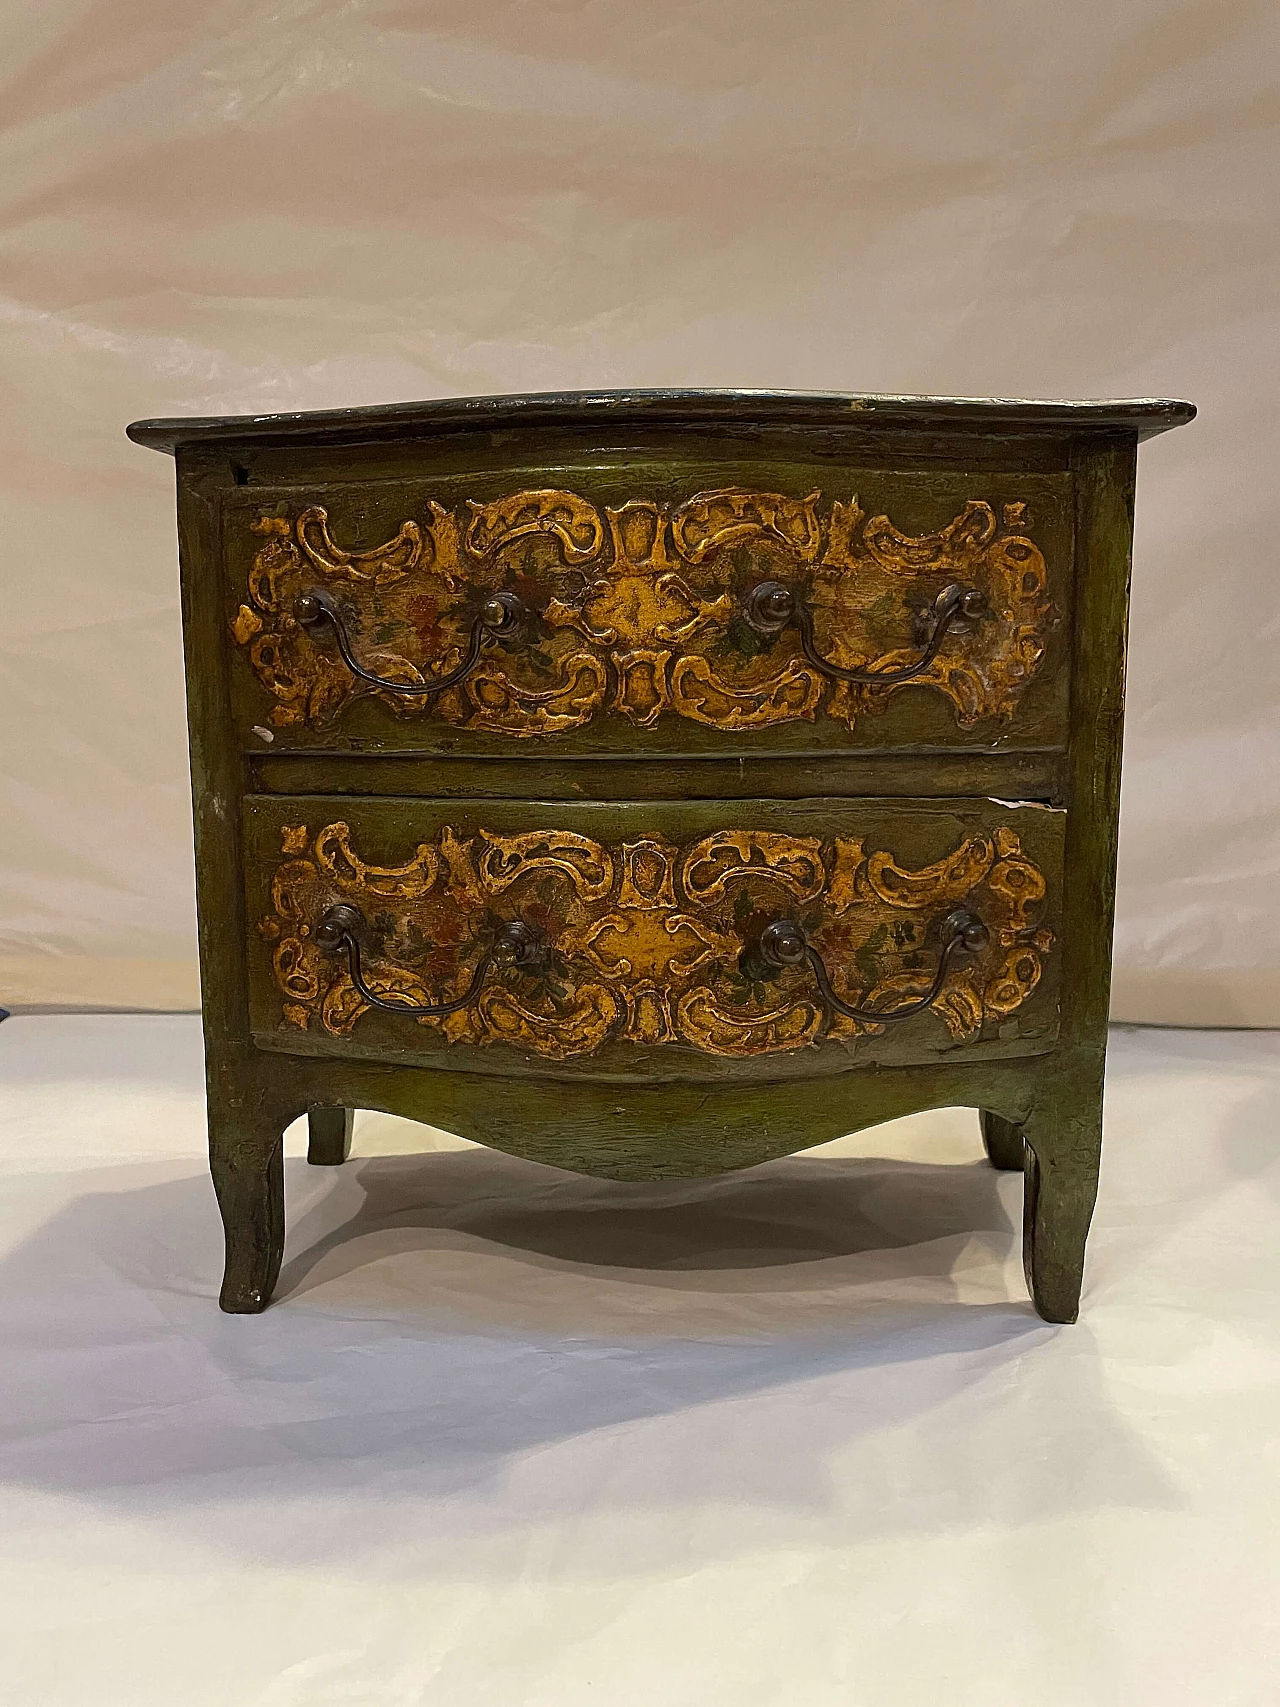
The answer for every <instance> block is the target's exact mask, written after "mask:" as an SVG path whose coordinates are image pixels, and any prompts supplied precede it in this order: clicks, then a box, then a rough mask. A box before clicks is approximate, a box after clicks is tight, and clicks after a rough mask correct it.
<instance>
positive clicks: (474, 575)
mask: <svg viewBox="0 0 1280 1707" xmlns="http://www.w3.org/2000/svg"><path fill="white" fill-rule="evenodd" d="M252 525H253V527H254V528H255V529H256V531H257V532H258V533H259V534H261V535H263V536H264V538H263V543H262V545H261V547H260V549H259V550H258V552H257V555H256V557H255V560H254V565H253V570H252V574H251V576H250V582H249V587H248V597H247V600H246V601H245V602H244V603H243V604H242V605H241V606H240V609H239V611H238V613H237V614H236V616H235V618H234V620H233V622H232V632H233V633H234V636H235V639H236V640H237V642H238V643H239V644H240V645H241V646H243V647H245V648H246V649H247V651H248V656H249V661H250V664H251V666H252V668H253V670H254V672H255V674H256V675H257V677H258V680H259V681H260V682H261V683H262V684H263V686H264V687H265V688H267V689H268V691H269V692H270V693H271V694H272V695H273V696H274V698H275V700H276V704H275V706H274V707H273V710H272V713H271V715H272V719H273V721H274V722H275V723H276V724H277V725H278V726H282V725H287V724H291V723H304V722H305V723H310V724H312V725H313V726H317V727H322V726H325V725H327V724H331V723H332V722H333V721H334V720H335V719H337V718H338V717H339V716H340V715H341V714H342V712H343V710H344V709H345V707H346V706H347V705H348V704H349V703H350V702H351V701H352V700H353V699H355V698H356V697H357V696H361V697H362V696H365V695H368V694H375V695H378V696H379V697H380V698H381V700H382V701H383V703H384V704H386V705H388V706H390V707H391V708H392V709H394V710H395V711H397V712H398V713H400V714H401V715H404V716H419V717H420V716H422V715H423V714H424V713H429V714H430V715H431V716H433V717H436V718H439V719H441V720H443V721H444V722H446V723H450V724H453V725H457V726H463V727H467V728H471V729H484V730H491V731H494V732H497V733H501V734H505V735H510V736H516V737H525V736H536V735H548V734H555V733H558V732H560V731H564V730H570V729H576V728H579V727H581V726H582V725H583V724H586V723H588V722H590V720H591V719H592V718H593V717H595V716H597V715H598V714H600V713H603V712H606V711H612V712H615V713H619V714H621V715H622V716H623V717H625V718H627V719H629V720H630V721H631V722H632V723H633V724H635V725H638V726H646V725H650V724H652V723H654V722H655V721H656V720H657V719H658V718H660V717H662V716H663V715H665V714H674V715H677V716H680V717H684V718H689V719H691V720H692V721H694V722H697V723H704V724H708V725H711V726H712V727H714V728H717V729H721V730H726V731H733V730H747V729H761V728H765V727H768V726H769V725H772V724H778V723H786V722H791V721H794V720H796V719H810V720H812V719H814V718H816V717H817V716H818V715H819V714H822V715H824V716H830V717H834V718H838V719H839V720H841V721H842V722H844V723H846V724H847V725H849V727H851V728H852V727H853V725H854V724H855V722H856V720H857V718H858V717H859V715H861V714H863V713H867V712H877V711H881V710H883V709H884V707H885V705H886V704H887V703H888V700H889V698H890V697H891V696H892V695H893V694H894V693H896V692H900V691H901V689H902V687H903V686H905V685H906V684H905V683H901V682H899V683H879V684H875V683H872V684H866V683H856V682H838V681H833V680H832V679H830V677H828V676H826V675H824V674H823V673H822V672H821V671H820V670H818V669H816V668H815V667H814V666H813V664H812V663H811V662H810V661H809V660H808V659H806V657H805V656H804V653H803V651H802V649H801V646H800V643H799V638H798V635H797V633H796V631H795V630H794V628H793V629H789V630H785V631H783V632H781V633H778V634H776V635H761V634H760V633H759V632H758V631H757V630H755V629H753V628H752V626H751V625H750V623H749V622H747V621H746V620H745V618H744V600H745V598H746V595H747V594H749V593H750V591H751V589H752V588H753V587H754V586H756V585H758V584H759V583H760V582H761V581H762V580H764V579H767V578H772V579H775V580H781V581H784V582H786V583H787V584H788V585H790V586H793V587H795V588H797V589H798V590H799V591H800V593H801V595H802V597H803V600H804V602H805V605H806V608H807V609H808V611H809V613H810V614H811V617H812V625H813V631H814V635H815V639H816V641H817V644H818V645H819V646H820V648H821V651H822V654H823V656H824V657H827V658H829V659H830V660H831V661H832V663H834V664H835V665H837V666H840V667H843V668H845V669H854V670H862V669H870V670H874V671H877V672H881V673H886V674H889V673H892V672H893V671H895V670H898V671H901V670H902V669H903V668H904V667H909V666H910V665H912V664H913V663H914V662H915V661H916V660H917V659H918V658H919V656H920V643H919V632H920V624H921V622H922V621H925V620H926V619H927V612H928V610H929V608H930V606H931V604H932V601H933V600H934V599H935V598H936V597H937V595H938V594H939V592H940V591H941V590H942V588H943V587H944V585H945V584H947V583H956V582H959V583H963V584H964V585H965V586H967V587H972V588H975V589H977V591H978V592H979V593H980V594H981V595H982V598H983V601H984V607H985V612H986V615H985V617H984V620H982V621H981V622H978V623H974V624H972V625H970V626H969V627H968V628H966V630H965V631H964V632H955V633H950V634H948V635H947V637H946V639H945V642H944V643H943V644H942V645H941V647H940V650H939V651H938V655H937V656H936V657H934V658H933V659H932V661H931V662H930V663H929V665H928V667H927V668H926V669H925V670H923V671H921V672H920V673H919V674H918V675H916V676H915V677H914V679H913V681H912V683H911V685H913V686H917V687H919V686H922V685H923V686H925V687H927V688H929V689H932V690H934V691H936V692H938V693H940V694H942V695H944V696H945V697H946V698H947V699H948V700H949V701H950V702H951V704H952V706H953V707H954V709H955V715H956V718H957V720H958V722H959V723H960V724H961V725H962V726H963V727H966V728H968V727H970V726H972V725H973V724H975V723H977V722H979V721H980V720H982V719H985V718H997V719H1008V718H1009V717H1011V716H1012V714H1013V711H1014V709H1015V706H1016V704H1017V701H1018V697H1019V695H1020V694H1021V692H1022V690H1023V689H1024V688H1025V687H1026V685H1027V683H1028V682H1029V681H1030V679H1031V677H1032V676H1033V675H1034V674H1035V671H1036V668H1037V666H1038V664H1039V662H1040V659H1041V656H1042V654H1043V651H1044V645H1045V635H1046V630H1047V627H1048V623H1049V620H1050V614H1051V605H1050V601H1049V598H1048V596H1047V591H1046V570H1045V561H1044V557H1043V555H1042V553H1041V551H1040V549H1039V547H1038V546H1037V545H1035V544H1034V543H1033V541H1032V540H1031V539H1030V538H1029V537H1028V536H1027V533H1026V531H1025V530H1026V529H1027V527H1028V526H1029V525H1030V518H1029V516H1028V515H1027V512H1026V506H1025V504H1020V503H1010V504H1005V505H1003V506H1002V508H1001V511H1000V515H999V517H997V514H996V511H995V509H994V508H993V506H992V505H991V504H989V503H987V502H985V501H981V500H977V499H973V500H970V501H969V502H968V503H966V504H965V505H964V507H963V509H962V511H961V512H960V514H959V515H957V516H956V517H955V518H954V519H953V520H952V521H950V522H949V523H948V524H947V525H946V526H945V527H943V528H940V529H939V530H938V531H937V532H936V533H929V534H923V535H910V534H905V533H901V532H900V531H899V530H898V529H897V528H896V527H894V526H893V524H892V523H891V522H890V520H889V518H888V517H887V516H883V515H877V516H871V517H868V516H867V515H866V514H865V513H864V511H863V510H862V509H861V508H860V506H859V504H858V502H857V499H856V498H850V499H848V500H844V499H835V500H833V501H831V502H829V503H826V502H824V501H823V500H822V497H821V494H819V493H818V492H812V493H810V494H809V495H808V496H807V497H804V498H793V497H787V496H783V495H782V494H779V493H769V492H753V491H745V490H739V489H737V488H728V489H725V490H722V491H713V492H702V493H699V494H697V495H696V496H695V497H692V498H690V499H689V500H688V501H687V502H685V503H682V504H679V505H676V506H670V505H664V504H658V503H655V502H652V501H651V500H649V499H647V498H636V499H633V500H631V501H629V502H627V503H624V504H621V505H619V506H617V507H616V508H613V507H609V506H600V507H597V505H595V504H593V503H591V502H589V501H588V500H587V499H585V498H583V497H580V496H578V495H577V494H576V493H573V492H563V491H550V490H546V491H523V492H516V493H514V494H512V495H511V496H509V497H505V498H500V499H498V500H496V501H494V502H492V503H485V504H478V503H468V505H467V507H466V511H465V512H455V511H451V510H447V509H445V508H443V507H442V506H441V505H439V504H437V503H434V502H432V503H429V504H428V505H426V507H425V509H424V512H423V514H422V515H421V517H420V518H415V519H411V520H407V521H405V522H403V523H402V524H401V526H400V528H399V531H398V532H397V533H396V535H395V537H394V538H392V539H390V540H388V541H386V542H385V543H384V544H381V545H379V546H377V547H375V548H373V549H371V550H363V551H353V550H348V549H345V548H344V547H343V546H342V545H340V544H339V543H338V541H337V540H336V539H335V538H334V536H333V533H332V532H331V529H330V524H329V517H328V514H327V512H326V511H325V510H324V509H322V508H320V507H319V506H318V505H313V506H311V507H308V508H304V509H302V510H300V511H296V512H292V511H290V512H288V513H285V512H282V513H278V514H271V515H264V516H262V517H260V518H259V519H258V520H257V521H256V522H254V523H253V524H252ZM317 590H323V591H326V592H330V593H332V594H333V596H334V598H335V601H336V602H337V604H339V605H340V607H341V618H342V622H343V624H344V627H345V631H346V633H347V635H348V636H349V638H350V640H351V642H352V644H353V646H354V647H355V649H356V651H357V652H358V653H359V661H360V662H361V663H362V664H363V665H364V666H365V667H366V668H367V669H369V670H370V671H371V672H372V673H374V674H376V675H378V676H381V677H383V678H385V679H386V680H387V681H389V682H398V683H409V684H412V683H416V682H420V681H422V682H426V681H428V680H429V679H430V678H431V677H433V676H441V675H443V674H446V673H447V672H448V671H449V670H450V669H451V668H452V667H454V666H456V665H457V663H458V661H459V659H460V658H461V657H463V656H464V654H465V651H466V647H467V643H468V635H469V633H470V631H471V629H472V625H473V624H474V623H475V621H476V618H477V613H478V612H479V611H480V609H481V608H482V606H483V602H484V600H485V599H486V598H487V597H489V596H491V595H492V594H493V593H494V592H495V591H503V592H510V593H514V594H516V595H518V597H519V598H520V600H521V601H522V602H523V604H524V606H525V607H527V610H528V613H529V614H528V617H527V619H526V620H524V621H522V622H521V623H519V624H518V625H516V627H515V628H514V630H513V632H512V633H511V634H509V635H504V636H501V637H499V638H498V639H497V640H496V641H495V642H494V643H492V644H489V645H487V646H486V649H485V651H484V653H483V656H482V658H481V660H480V662H479V664H478V665H477V667H476V668H475V669H474V670H473V671H472V672H471V673H470V674H469V676H468V677H467V679H466V680H465V681H462V682H460V683H458V684H457V685H456V686H454V687H451V688H448V689H446V690H445V691H443V692H440V693H438V694H433V695H431V694H428V693H426V692H424V693H423V694H422V695H421V696H418V695H415V694H405V693H403V692H399V693H397V692H388V691H385V690H380V689H378V688H377V687H375V686H372V685H370V684H369V683H368V682H362V681H360V680H358V679H357V678H356V677H355V676H353V674H352V672H351V671H350V670H349V669H348V668H347V667H346V665H345V664H344V663H343V661H342V658H341V657H340V655H339V653H338V651H337V649H336V648H335V647H334V646H333V645H332V644H330V643H329V637H328V635H327V634H320V633H317V632H312V631H308V630H307V629H305V628H304V627H303V625H301V624H300V623H299V621H298V620H297V617H296V615H295V607H296V604H297V600H298V598H299V596H300V595H304V594H309V593H314V592H316V591H317Z"/></svg>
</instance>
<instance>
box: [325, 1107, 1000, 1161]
mask: <svg viewBox="0 0 1280 1707" xmlns="http://www.w3.org/2000/svg"><path fill="white" fill-rule="evenodd" d="M354 1123H355V1110H354V1109H350V1108H313V1109H309V1110H308V1112H307V1160H308V1161H309V1162H310V1163H311V1164H312V1166H313V1167H321V1168H336V1167H339V1166H340V1165H341V1164H342V1163H343V1162H345V1161H346V1159H347V1157H348V1156H349V1155H350V1154H351V1128H352V1126H353V1125H354ZM1019 1165H1021V1164H1019Z"/></svg>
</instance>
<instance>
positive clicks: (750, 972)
mask: <svg viewBox="0 0 1280 1707" xmlns="http://www.w3.org/2000/svg"><path fill="white" fill-rule="evenodd" d="M938 935H939V941H940V943H941V945H942V952H941V953H940V954H939V956H938V966H937V970H936V971H935V972H934V975H933V983H932V984H930V986H929V988H928V990H927V991H926V992H925V994H924V995H923V996H921V997H920V998H919V999H918V1000H917V1001H914V1002H910V1003H908V1005H907V1006H906V1007H904V1008H889V1009H886V1010H881V1009H879V1008H869V1007H854V1006H852V1004H850V1003H849V1002H844V1001H841V999H840V997H839V996H837V995H836V993H835V991H834V990H833V989H832V988H831V979H830V977H829V976H828V974H827V968H826V966H825V964H824V962H823V959H822V956H821V955H820V954H819V953H818V951H817V949H816V948H814V947H813V945H812V944H811V943H810V941H809V939H808V938H807V937H806V936H805V934H804V932H803V931H802V930H801V928H800V926H799V925H797V924H796V923H795V922H794V921H793V920H791V919H774V920H773V921H772V922H771V923H770V924H768V925H766V926H765V928H764V930H763V931H762V932H761V933H760V938H759V940H758V942H756V943H754V944H752V945H751V946H750V947H748V948H746V949H744V951H743V953H742V955H741V957H740V959H739V961H738V965H739V967H740V968H741V970H742V972H743V974H744V975H745V976H746V977H748V978H753V979H754V978H771V977H774V976H775V975H776V974H777V973H778V972H781V971H784V970H786V969H787V968H789V967H793V966H802V965H804V964H805V963H806V962H807V963H808V965H809V967H810V969H811V970H812V972H813V978H814V982H815V983H816V984H817V986H818V992H819V994H820V995H821V997H822V1000H823V1001H824V1002H825V1003H826V1005H827V1007H828V1009H830V1010H832V1011H834V1012H835V1013H838V1014H844V1015H845V1017H846V1018H847V1019H860V1020H874V1021H875V1023H876V1024H877V1025H887V1024H889V1023H890V1022H891V1021H894V1020H900V1019H911V1018H913V1016H914V1015H916V1014H919V1013H923V1012H924V1010H925V1009H926V1008H927V1007H929V1006H930V1005H931V1004H932V1003H933V1002H935V1001H936V1000H937V998H938V996H939V995H940V994H941V991H942V986H943V985H944V984H945V983H946V981H947V974H948V973H949V972H950V970H951V967H952V965H953V964H954V962H955V961H956V960H958V959H959V958H960V957H961V956H962V955H965V954H978V953H980V952H981V951H982V950H983V949H984V948H985V947H986V946H987V943H988V942H989V941H990V932H989V931H988V930H987V927H986V926H985V925H984V924H983V922H982V920H981V919H980V918H979V917H978V915H977V914H976V913H971V912H970V911H969V909H968V908H967V907H957V908H956V910H955V911H954V912H953V913H948V914H947V916H946V918H945V919H943V921H942V926H941V929H940V931H939V933H938Z"/></svg>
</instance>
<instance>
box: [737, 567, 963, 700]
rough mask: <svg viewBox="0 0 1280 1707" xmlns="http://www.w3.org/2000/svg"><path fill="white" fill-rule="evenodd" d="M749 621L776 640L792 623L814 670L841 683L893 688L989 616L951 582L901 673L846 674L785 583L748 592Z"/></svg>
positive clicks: (935, 604) (921, 628)
mask: <svg viewBox="0 0 1280 1707" xmlns="http://www.w3.org/2000/svg"><path fill="white" fill-rule="evenodd" d="M744 614H745V616H746V619H747V622H748V623H749V624H750V625H751V627H752V628H754V629H755V631H756V633H757V634H762V635H764V636H766V638H772V637H773V636H774V635H776V634H781V633H782V630H783V629H784V628H786V627H788V626H789V625H790V624H791V623H794V624H795V626H796V628H797V629H799V631H800V645H801V648H802V650H803V652H804V655H805V657H806V658H807V659H808V660H809V662H810V663H811V664H812V665H813V667H814V669H815V670H821V671H822V673H823V675H826V676H831V677H832V678H833V679H834V680H835V681H838V682H865V683H867V684H868V685H870V686H873V687H877V686H878V687H891V686H893V685H894V684H895V683H897V682H909V681H910V680H911V679H912V677H913V676H920V675H923V674H924V672H925V671H926V670H927V669H928V668H929V666H930V664H932V662H933V660H934V659H935V658H936V657H937V656H938V653H939V651H940V650H941V647H942V642H943V641H944V640H945V639H946V638H947V635H948V634H964V633H966V632H967V631H968V630H969V629H971V628H972V627H973V625H974V623H975V622H977V621H978V620H979V619H980V618H981V617H984V616H990V614H991V606H990V605H989V604H988V602H987V596H986V594H985V593H983V592H982V591H981V590H980V589H979V588H977V587H966V586H964V585H962V584H961V583H960V582H959V581H953V582H952V583H951V584H950V586H947V587H944V588H943V589H942V591H941V592H940V593H939V594H938V596H937V598H936V599H935V600H934V601H933V604H932V605H931V606H930V608H929V609H928V610H927V611H926V612H925V613H924V615H923V617H922V619H921V620H920V623H919V626H918V630H917V643H918V644H919V645H922V646H923V647H924V650H923V651H922V652H921V654H920V656H919V657H918V658H917V659H916V661H915V663H914V664H908V665H906V666H905V667H904V668H902V669H900V670H848V669H846V668H845V667H844V665H843V664H836V663H833V662H832V660H831V659H830V658H824V657H823V656H822V654H821V652H819V651H818V648H817V645H816V643H815V641H814V638H813V615H812V612H811V611H810V610H809V607H808V606H807V605H806V604H805V603H804V601H803V600H802V599H800V598H798V597H797V596H796V593H795V591H794V590H793V589H792V588H791V587H788V586H787V584H786V582H785V581H761V582H759V583H758V585H756V586H754V587H753V588H752V589H751V591H750V592H749V593H748V594H747V597H746V600H745V602H744Z"/></svg>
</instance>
